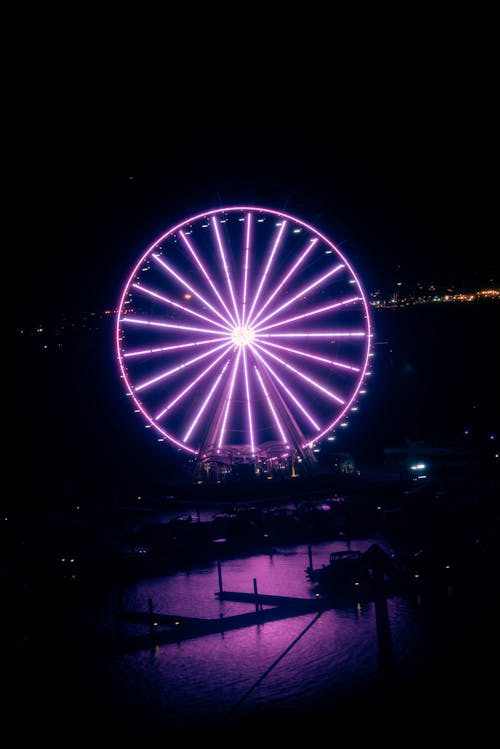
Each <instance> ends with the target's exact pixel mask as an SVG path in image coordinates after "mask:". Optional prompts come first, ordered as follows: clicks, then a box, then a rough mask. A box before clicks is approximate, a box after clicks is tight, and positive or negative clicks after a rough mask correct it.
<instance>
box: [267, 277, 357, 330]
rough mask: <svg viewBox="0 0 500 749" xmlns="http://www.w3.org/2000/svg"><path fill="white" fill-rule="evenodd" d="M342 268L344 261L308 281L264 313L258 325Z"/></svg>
mask: <svg viewBox="0 0 500 749" xmlns="http://www.w3.org/2000/svg"><path fill="white" fill-rule="evenodd" d="M342 268H345V265H344V263H339V264H338V265H335V266H334V267H333V268H330V270H329V271H328V272H327V273H324V274H323V275H322V276H320V277H319V278H317V279H316V280H315V281H313V283H310V284H308V285H307V286H304V287H303V288H302V289H301V290H300V291H299V292H298V293H297V294H295V295H294V296H292V297H291V298H290V299H287V301H286V302H284V303H283V304H281V305H280V306H279V307H276V308H275V309H273V310H272V311H271V312H270V313H269V314H268V315H266V317H264V318H263V319H262V320H261V321H260V325H261V326H262V323H263V322H266V321H267V320H270V319H271V318H272V317H275V316H276V315H277V314H278V313H279V312H281V311H282V310H284V309H286V308H287V307H289V306H290V305H291V304H293V303H294V302H296V301H297V300H298V299H302V298H303V297H304V296H305V295H306V294H308V293H309V292H310V291H312V290H313V289H315V288H317V287H318V286H320V284H322V283H324V282H325V281H326V280H327V279H328V278H331V277H332V276H333V275H335V274H336V273H338V272H339V271H340V270H342Z"/></svg>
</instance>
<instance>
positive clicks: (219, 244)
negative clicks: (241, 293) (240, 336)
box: [212, 216, 241, 325]
mask: <svg viewBox="0 0 500 749" xmlns="http://www.w3.org/2000/svg"><path fill="white" fill-rule="evenodd" d="M212 226H213V228H214V232H215V237H216V240H217V247H218V248H219V254H220V256H221V260H222V267H223V269H224V274H225V276H226V283H227V287H228V289H229V294H230V295H231V301H232V303H233V308H234V314H235V317H236V321H237V323H238V325H241V320H240V314H239V310H238V306H237V304H236V299H235V296H234V289H233V282H232V280H231V273H230V270H229V266H228V264H227V260H226V253H225V252H224V245H223V242H222V237H221V235H220V229H219V223H218V221H217V218H216V216H212Z"/></svg>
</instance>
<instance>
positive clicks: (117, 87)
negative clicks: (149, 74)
mask: <svg viewBox="0 0 500 749" xmlns="http://www.w3.org/2000/svg"><path fill="white" fill-rule="evenodd" d="M486 62H487V61H483V63H481V62H480V61H478V60H477V58H476V62H475V66H476V67H477V68H481V70H482V77H481V78H478V76H477V75H474V74H473V73H474V70H475V68H474V69H471V68H470V67H469V68H468V69H467V71H464V70H463V69H462V67H466V66H465V62H463V63H461V64H460V65H459V63H458V62H457V66H456V68H455V69H453V68H450V67H449V63H446V64H444V63H443V64H442V65H441V67H436V68H434V67H433V66H432V65H431V66H430V67H429V69H427V68H426V69H417V68H418V66H416V67H415V68H413V67H412V68H411V69H408V70H407V71H406V74H405V75H403V76H402V77H401V80H400V79H398V78H396V77H395V75H394V73H393V75H392V76H387V75H385V76H383V75H382V73H383V71H380V77H379V76H378V75H377V73H376V72H375V71H372V73H371V75H372V76H373V78H368V77H363V79H362V80H357V79H353V80H352V81H351V82H350V83H347V82H346V81H344V82H343V85H342V86H338V85H337V86H336V85H335V82H334V81H333V80H332V82H331V86H329V87H328V88H326V85H325V84H323V83H321V82H320V81H319V80H318V79H314V80H311V88H310V90H308V88H307V86H305V87H298V88H297V89H293V87H292V86H290V84H291V83H292V81H288V84H289V85H283V87H282V88H280V86H279V85H276V86H270V85H264V84H263V83H261V82H260V80H259V79H256V80H255V81H253V80H248V79H247V78H245V77H243V78H242V81H241V85H238V84H232V85H229V84H225V83H224V84H220V85H209V84H208V83H207V85H198V86H194V87H192V88H193V90H192V91H190V90H188V91H187V92H186V90H185V89H182V86H181V83H180V82H179V81H178V80H177V79H176V78H175V77H174V79H172V78H169V79H168V81H166V82H165V84H166V88H167V90H166V91H165V94H164V98H162V97H161V96H160V97H158V96H157V97H156V98H153V94H152V93H151V92H150V90H149V88H146V89H145V90H143V91H142V90H141V89H140V86H137V82H136V85H135V87H132V88H131V90H129V89H128V88H127V85H126V75H125V73H124V74H123V78H122V79H121V80H119V81H118V82H117V81H114V85H110V86H109V87H108V85H107V84H108V79H107V78H106V76H105V74H103V75H102V77H99V76H96V75H95V74H94V73H92V74H89V77H88V78H86V77H85V75H84V74H83V73H82V71H80V73H79V75H80V77H78V78H76V79H74V82H73V85H72V86H69V87H64V86H63V84H62V82H61V80H59V79H57V78H54V77H52V78H47V79H44V81H43V86H42V82H41V81H40V80H38V79H37V77H36V73H35V77H34V79H32V80H30V83H29V86H28V95H27V96H26V97H25V98H24V99H23V103H22V106H21V107H20V109H18V110H16V112H15V113H13V114H12V122H13V124H14V127H16V126H17V125H19V132H18V133H17V140H16V141H15V142H16V143H18V142H19V133H20V134H21V142H20V143H19V145H18V147H17V149H16V161H17V170H18V176H20V184H19V188H20V192H19V202H20V206H21V209H22V214H23V219H22V222H21V225H20V226H19V227H18V233H19V241H20V242H21V243H22V245H23V257H26V253H27V255H28V257H29V263H26V266H25V271H24V275H25V276H26V277H25V278H24V279H23V280H24V281H26V283H27V286H25V287H24V288H25V289H26V290H27V293H25V294H23V303H22V304H21V305H19V310H18V314H24V313H25V312H26V313H28V312H31V310H37V312H38V313H40V314H43V313H45V312H46V311H47V312H48V311H53V312H55V313H56V314H58V313H60V312H61V311H66V310H73V311H81V310H90V309H94V310H99V309H102V308H107V307H113V306H115V305H116V301H117V298H118V296H119V292H120V288H121V284H122V282H123V279H124V277H125V276H126V274H127V273H128V271H129V269H130V267H131V266H132V264H133V263H134V262H135V260H136V258H137V257H138V256H139V254H142V252H143V249H144V248H145V247H146V246H148V245H149V243H150V242H151V241H152V240H153V239H155V238H156V237H157V236H158V235H159V234H161V233H163V232H164V231H165V230H166V229H168V228H169V227H170V226H172V225H174V224H175V223H177V222H179V221H181V220H182V219H184V218H186V217H187V216H189V215H192V214H195V213H196V212H197V211H203V210H204V209H208V208H216V207H220V206H222V205H224V204H234V203H237V202H247V203H248V202H251V203H253V202H254V203H256V204H259V203H260V204H264V205H269V206H270V207H273V208H275V209H278V210H279V209H282V210H285V211H288V212H290V213H295V214H296V215H298V216H299V217H301V218H303V219H304V220H305V221H309V222H311V223H312V224H313V225H315V226H317V227H318V228H319V229H320V230H323V231H324V232H325V233H326V234H327V235H328V236H330V238H331V239H332V241H334V242H335V243H336V244H338V245H339V247H340V248H341V249H342V250H343V251H344V252H345V253H346V255H347V256H348V257H349V258H350V260H351V261H352V263H353V265H354V267H355V268H356V269H357V270H358V272H359V274H360V276H361V278H362V280H363V282H364V284H365V286H366V287H367V289H368V290H369V291H373V290H375V289H377V288H378V287H379V286H380V285H383V284H385V283H387V282H391V281H393V280H394V278H395V275H398V276H402V277H403V279H404V280H406V279H408V280H415V279H421V280H430V281H433V282H436V281H442V282H445V283H446V282H449V283H455V284H457V286H459V287H476V286H477V285H478V284H479V285H482V284H484V283H486V282H487V281H488V280H489V279H494V280H495V281H496V282H497V283H498V253H497V250H496V246H497V245H496V240H495V232H494V216H495V213H496V210H495V205H494V197H495V190H494V189H493V188H492V184H494V179H493V178H494V175H495V174H496V168H495V164H497V163H498V161H497V159H498V153H497V145H496V131H497V124H498V121H497V117H496V115H495V114H494V102H493V97H492V96H491V90H490V88H489V83H488V78H489V74H488V67H487V65H486ZM466 72H467V75H466V74H465V73H466ZM37 83H38V85H37ZM149 85H150V86H151V87H152V88H154V87H153V86H152V84H151V82H149ZM30 96H31V100H30ZM398 267H400V269H401V270H400V271H399V270H397V269H398Z"/></svg>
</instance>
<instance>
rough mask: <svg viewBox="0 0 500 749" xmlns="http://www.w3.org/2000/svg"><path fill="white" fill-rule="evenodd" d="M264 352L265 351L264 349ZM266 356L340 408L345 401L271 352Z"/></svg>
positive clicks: (267, 352)
mask: <svg viewBox="0 0 500 749" xmlns="http://www.w3.org/2000/svg"><path fill="white" fill-rule="evenodd" d="M254 345H255V346H256V347H257V348H259V349H260V350H262V346H261V344H259V343H256V342H254ZM264 350H265V349H264ZM266 354H267V356H270V357H271V358H272V359H275V360H276V361H277V362H279V363H280V364H281V365H282V366H283V367H286V368H287V369H288V370H289V371H290V372H293V373H294V374H296V375H297V376H298V377H300V378H301V379H302V380H304V381H305V382H307V383H309V385H311V386H312V387H314V388H316V389H317V390H319V391H320V392H322V393H324V395H326V396H328V397H329V398H331V399H332V400H334V401H336V402H337V403H340V405H341V406H343V405H344V403H345V401H344V400H343V399H342V398H340V396H338V395H337V394H336V393H333V392H332V391H331V390H329V389H328V388H326V387H325V386H324V385H322V384H321V383H320V382H318V381H317V380H315V379H314V378H313V377H309V375H307V374H306V373H305V372H302V371H301V370H300V369H297V367H294V366H293V365H292V364H290V363H289V362H287V361H285V360H284V359H281V358H280V357H279V356H277V355H276V354H273V353H272V352H271V351H266Z"/></svg>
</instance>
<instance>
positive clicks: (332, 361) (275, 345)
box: [262, 341, 361, 372]
mask: <svg viewBox="0 0 500 749" xmlns="http://www.w3.org/2000/svg"><path fill="white" fill-rule="evenodd" d="M262 343H263V345H265V346H272V347H273V348H278V349H281V350H282V351H289V352H290V353H291V354H297V355H298V356H305V357H306V358H307V359H314V360H315V361H320V362H323V363H324V364H331V365H332V366H333V367H340V368H341V369H350V370H351V371H352V372H360V371H361V370H360V368H359V367H355V366H353V365H352V364H344V362H340V361H336V360H335V359H327V358H326V357H324V356H317V355H316V354H310V353H309V352H308V351H300V350H299V349H296V348H290V347H289V346H282V345H281V344H280V343H271V341H263V342H262Z"/></svg>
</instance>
